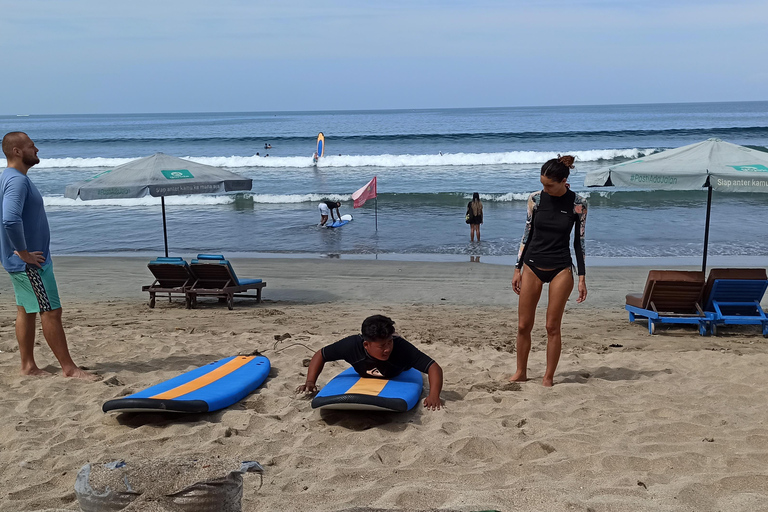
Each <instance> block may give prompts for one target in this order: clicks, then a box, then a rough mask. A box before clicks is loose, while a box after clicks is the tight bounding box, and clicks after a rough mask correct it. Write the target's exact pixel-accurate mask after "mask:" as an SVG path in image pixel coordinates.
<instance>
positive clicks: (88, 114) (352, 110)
mask: <svg viewBox="0 0 768 512" xmlns="http://www.w3.org/2000/svg"><path fill="white" fill-rule="evenodd" d="M723 103H768V99H766V100H738V101H736V100H733V101H683V102H680V101H671V102H648V103H602V104H586V103H584V104H571V105H527V106H522V105H519V106H495V107H492V106H484V107H419V108H362V109H328V110H230V111H221V110H200V111H190V112H181V111H178V112H102V113H94V112H92V113H73V112H69V113H59V114H49V113H24V114H20V113H16V114H0V117H3V118H5V117H8V118H13V117H33V116H145V115H178V114H298V113H301V114H326V113H334V112H343V113H353V112H428V111H434V110H503V109H537V108H573V107H632V106H652V105H709V104H723Z"/></svg>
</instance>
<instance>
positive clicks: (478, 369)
mask: <svg viewBox="0 0 768 512" xmlns="http://www.w3.org/2000/svg"><path fill="white" fill-rule="evenodd" d="M146 262H147V259H146V258H101V257H99V258H97V257H82V258H77V257H58V258H56V257H54V263H55V267H56V275H57V279H58V282H59V289H60V292H61V295H62V299H63V302H64V326H65V329H66V331H67V335H68V338H69V344H70V349H71V352H72V354H73V358H74V359H75V361H76V362H77V363H78V364H80V365H82V366H84V367H87V368H88V369H90V370H92V371H95V372H97V373H99V374H100V375H102V376H103V377H104V380H103V381H101V382H97V383H86V382H80V381H75V380H69V379H64V378H62V377H60V376H58V375H57V376H55V377H46V378H31V377H21V376H19V374H18V370H19V368H18V365H19V357H18V353H17V352H18V347H17V344H16V339H15V335H14V319H15V306H14V304H15V303H14V300H13V292H12V290H11V286H10V280H9V279H8V278H7V277H3V278H2V279H0V300H1V301H2V306H3V307H2V308H0V385H1V386H2V389H3V390H4V397H3V409H2V411H3V413H2V417H1V418H0V431H2V432H3V433H4V435H3V436H2V439H0V489H1V490H0V511H3V512H4V511H39V510H79V507H78V504H77V501H76V499H75V494H74V490H73V485H74V480H75V475H76V473H77V472H78V470H79V469H80V468H81V467H82V466H83V465H84V464H86V463H88V462H99V461H109V460H115V459H125V460H131V459H133V458H145V459H146V458H153V459H158V458H163V457H195V456H198V457H221V458H222V459H224V458H226V459H233V460H256V461H259V462H261V463H262V465H263V466H264V468H265V473H264V481H263V486H262V487H261V488H260V489H259V477H258V476H256V475H246V476H245V477H244V496H243V510H245V511H257V510H259V511H260V510H270V511H273V510H274V511H277V510H281V511H312V510H317V511H340V510H348V509H355V510H358V509H366V508H368V507H370V508H371V509H389V510H429V509H440V510H460V511H478V510H487V509H495V510H526V511H527V510H541V511H560V510H562V511H643V510H648V511H651V510H653V511H673V510H674V511H679V510H691V511H693V510H696V511H708V510H712V511H715V510H768V508H766V507H767V506H766V503H768V469H766V468H767V467H768V466H767V463H768V431H766V426H767V425H768V408H766V407H765V403H766V399H765V397H766V396H767V395H768V382H766V379H765V378H764V375H765V372H766V369H768V341H767V340H765V339H764V338H763V337H762V336H761V335H760V332H759V330H758V329H757V328H756V327H739V328H724V329H721V330H720V331H719V333H718V336H717V337H700V336H699V335H698V332H697V331H696V330H695V329H694V328H692V327H668V328H662V329H660V330H659V331H660V333H659V334H658V335H655V336H650V335H649V334H648V331H647V328H646V326H645V324H643V323H641V322H638V323H637V324H634V325H631V324H629V323H628V320H627V315H626V313H625V311H624V309H623V304H624V295H625V294H626V293H628V292H640V291H642V288H643V284H644V282H645V278H646V275H647V272H648V268H643V267H590V268H589V269H588V276H587V283H588V287H589V297H588V299H587V302H585V303H584V304H579V305H577V304H576V303H575V294H574V295H573V296H572V300H571V301H570V302H569V304H568V306H567V309H566V314H565V317H564V321H563V354H562V358H561V360H560V365H559V367H558V372H557V374H556V376H555V386H554V387H553V388H551V389H547V388H544V387H542V386H541V384H540V380H541V376H542V373H543V370H544V347H545V342H546V333H545V331H544V311H543V309H542V310H540V313H539V315H538V317H537V325H536V327H535V329H534V346H533V350H532V354H531V358H530V371H529V376H530V377H531V378H532V380H530V381H529V382H526V383H522V384H511V383H508V382H507V379H508V377H509V376H510V375H511V374H512V372H513V369H514V364H515V355H514V339H515V332H516V325H517V314H516V304H517V299H516V296H515V295H514V294H513V293H512V290H511V287H510V279H511V275H512V268H511V267H508V266H501V265H489V264H484V263H470V262H466V263H425V262H399V261H372V260H328V259H242V260H234V261H233V264H234V266H235V268H236V269H237V271H238V274H239V275H240V276H244V277H261V278H263V279H264V280H265V281H267V283H268V284H267V287H266V288H265V289H264V299H265V301H264V302H263V303H261V304H256V303H255V302H253V301H246V300H241V301H238V302H236V303H235V309H234V310H233V311H229V310H227V308H226V305H224V304H218V303H216V302H215V301H210V300H209V301H202V303H201V305H200V306H199V307H198V308H197V309H195V310H187V309H185V307H184V302H183V301H181V300H176V301H174V302H172V303H169V302H168V301H167V300H158V303H157V307H156V308H154V309H150V308H149V307H148V305H147V299H148V296H147V294H146V293H144V294H142V292H141V291H140V289H141V285H144V284H149V283H150V282H151V280H152V278H151V275H150V274H149V272H148V271H147V269H146ZM545 304H546V301H545V300H542V305H545ZM763 305H764V307H766V306H768V301H764V302H763ZM374 313H382V314H385V315H388V316H391V317H392V318H393V319H394V320H395V321H396V322H397V328H398V332H399V333H400V334H401V335H403V336H404V337H405V338H406V339H408V340H410V341H411V342H413V343H414V344H415V345H416V346H418V347H419V348H420V349H421V350H423V351H424V352H426V353H427V354H429V355H430V356H432V357H433V358H434V359H435V360H437V361H438V362H439V363H440V365H441V366H442V367H443V369H444V372H445V385H444V389H443V393H442V398H443V400H444V402H445V407H444V408H443V409H442V410H440V411H435V412H430V411H426V410H424V409H423V408H422V407H417V408H416V409H414V410H412V411H410V412H408V413H402V414H384V413H356V414H353V413H349V412H347V413H342V412H329V413H320V412H317V411H313V410H312V409H311V407H310V403H309V401H308V400H306V399H303V398H300V397H297V396H296V395H294V393H293V390H294V389H295V388H296V386H297V385H298V384H300V383H302V382H303V379H304V376H305V375H306V368H305V367H304V365H303V361H304V360H305V359H307V358H309V357H311V356H312V353H313V352H314V351H315V350H317V349H319V348H321V347H322V346H323V345H325V344H328V343H331V342H333V341H336V340H337V339H339V338H341V337H343V336H345V335H347V334H353V333H356V332H358V330H359V327H360V323H361V322H362V320H363V319H364V318H365V317H366V316H368V315H370V314H374ZM286 334H289V335H290V336H289V337H288V336H285V335H286ZM276 337H279V338H281V339H280V340H277V339H276ZM38 344H39V345H40V346H38V347H37V349H36V355H37V359H38V364H39V365H40V366H41V367H43V368H47V369H48V370H51V371H58V367H57V366H56V361H55V359H54V358H53V356H52V354H51V352H50V350H49V349H48V348H47V345H46V344H45V342H44V340H43V338H42V333H41V332H39V333H38ZM255 350H258V351H260V352H261V353H262V354H263V355H265V356H267V357H269V358H270V360H271V363H272V367H273V369H272V373H271V375H270V378H269V379H268V380H267V382H266V383H265V384H264V385H263V386H262V387H261V388H260V389H259V390H257V391H256V392H254V393H252V394H251V395H249V396H248V397H247V398H246V399H244V400H242V401H241V402H239V403H238V404H236V405H235V406H232V407H230V408H228V409H225V410H223V411H218V412H215V413H210V414H202V415H189V416H181V417H179V416H163V415H160V414H149V413H142V414H133V415H115V414H104V413H102V411H101V405H102V403H103V402H105V401H106V400H109V399H112V398H115V397H118V396H124V395H126V394H129V393H131V392H135V391H138V390H140V389H142V388H145V387H148V386H150V385H153V384H156V383H158V382H161V381H163V380H166V379H168V378H171V377H174V376H176V375H178V374H179V373H182V372H184V371H187V370H189V369H192V368H195V367H198V366H201V365H203V364H206V363H209V362H212V361H215V360H217V359H221V358H223V357H227V356H230V355H235V354H238V353H251V352H253V351H255ZM345 367H346V364H345V363H343V362H336V363H329V364H327V365H326V369H325V371H324V372H323V374H322V375H321V377H320V380H319V382H318V384H319V385H321V386H322V385H323V384H324V383H326V382H327V381H328V380H329V379H330V378H331V377H332V376H333V375H335V374H336V373H338V372H339V371H341V370H342V369H343V368H345Z"/></svg>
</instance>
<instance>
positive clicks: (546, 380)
mask: <svg viewBox="0 0 768 512" xmlns="http://www.w3.org/2000/svg"><path fill="white" fill-rule="evenodd" d="M541 385H542V386H544V387H545V388H551V387H552V386H554V385H555V383H554V379H553V378H551V377H549V378H548V377H544V380H543V381H541Z"/></svg>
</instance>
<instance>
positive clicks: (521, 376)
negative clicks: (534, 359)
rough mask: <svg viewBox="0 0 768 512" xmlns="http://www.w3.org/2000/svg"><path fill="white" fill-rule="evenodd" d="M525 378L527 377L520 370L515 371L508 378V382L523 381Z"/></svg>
mask: <svg viewBox="0 0 768 512" xmlns="http://www.w3.org/2000/svg"><path fill="white" fill-rule="evenodd" d="M527 380H528V377H527V376H526V375H525V373H523V372H521V371H517V372H515V374H514V375H513V376H511V377H510V378H509V382H525V381H527Z"/></svg>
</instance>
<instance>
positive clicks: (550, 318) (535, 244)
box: [509, 155, 587, 386]
mask: <svg viewBox="0 0 768 512" xmlns="http://www.w3.org/2000/svg"><path fill="white" fill-rule="evenodd" d="M573 161H574V158H573V157H572V156H570V155H565V156H560V155H558V158H553V159H552V160H549V161H547V162H546V163H545V164H544V165H543V166H542V167H541V178H540V180H541V184H542V185H543V187H544V188H543V189H542V190H540V191H539V192H534V193H533V194H531V195H530V197H529V198H528V218H527V220H526V222H525V231H524V233H523V239H522V241H521V243H520V252H519V253H518V257H517V264H516V265H515V274H514V276H513V277H512V289H513V290H514V292H515V293H516V294H518V295H519V296H520V300H519V304H518V309H517V311H518V324H517V371H516V372H515V374H514V375H513V376H512V377H511V378H510V379H509V380H510V381H513V382H516V381H525V380H527V378H528V375H527V371H528V354H529V352H530V350H531V330H532V329H533V324H534V320H535V317H536V306H537V305H538V303H539V299H540V297H541V291H542V288H543V286H544V283H549V302H548V304H547V319H546V322H547V324H546V325H547V366H546V370H545V371H544V380H543V382H542V383H543V384H544V385H545V386H552V385H553V378H554V376H555V369H557V363H558V362H559V360H560V349H561V345H562V341H561V334H560V324H561V323H562V319H563V312H564V311H565V303H566V302H567V301H568V297H570V295H571V291H572V290H573V262H572V260H571V252H570V249H569V248H568V244H569V242H570V237H571V231H574V237H573V250H574V254H575V256H576V266H577V270H578V275H579V284H578V290H579V296H578V298H577V299H576V302H579V303H581V302H584V300H585V299H586V298H587V283H586V278H585V268H584V229H585V226H586V222H587V202H586V201H585V200H584V198H583V197H581V196H579V195H578V194H576V193H574V192H573V191H572V190H571V189H570V188H569V186H568V183H567V181H568V176H569V175H570V170H571V169H573ZM574 226H575V229H574Z"/></svg>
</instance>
